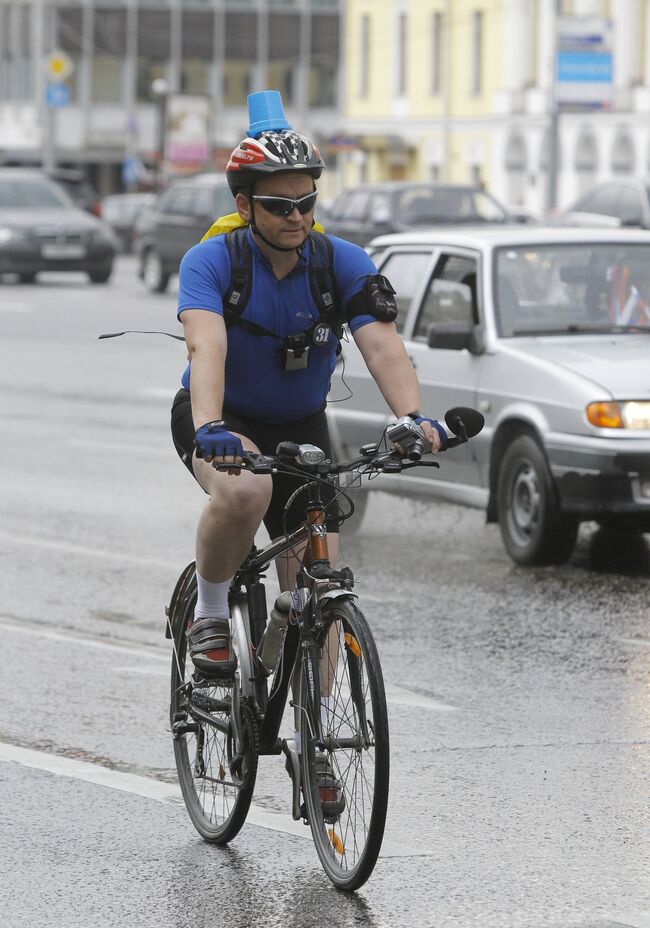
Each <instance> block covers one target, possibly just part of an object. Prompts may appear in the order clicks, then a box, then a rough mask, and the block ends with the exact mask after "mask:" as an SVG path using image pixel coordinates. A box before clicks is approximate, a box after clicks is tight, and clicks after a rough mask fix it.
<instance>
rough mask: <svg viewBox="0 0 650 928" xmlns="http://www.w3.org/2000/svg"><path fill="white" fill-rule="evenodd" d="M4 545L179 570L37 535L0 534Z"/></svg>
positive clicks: (166, 563)
mask: <svg viewBox="0 0 650 928" xmlns="http://www.w3.org/2000/svg"><path fill="white" fill-rule="evenodd" d="M2 544H7V545H27V546H28V547H30V548H41V549H45V550H47V551H60V552H61V553H63V554H75V555H82V556H83V557H97V558H101V559H102V560H106V561H118V562H122V563H126V564H137V565H138V566H143V567H163V568H165V570H176V571H178V569H179V567H178V564H174V563H172V562H171V561H163V560H158V559H157V558H152V557H138V556H136V555H134V554H124V553H123V552H121V551H106V550H105V549H101V548H89V547H87V546H86V545H75V544H73V543H72V542H69V541H57V540H56V539H50V538H39V537H38V536H37V535H14V534H12V533H10V532H0V545H2Z"/></svg>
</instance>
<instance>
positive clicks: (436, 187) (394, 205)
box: [324, 181, 516, 246]
mask: <svg viewBox="0 0 650 928" xmlns="http://www.w3.org/2000/svg"><path fill="white" fill-rule="evenodd" d="M514 221H516V217H514V216H511V215H510V214H509V213H508V212H507V210H506V209H505V208H504V207H503V206H501V204H500V203H498V202H497V201H496V200H495V199H494V197H492V196H490V194H489V193H486V192H485V191H484V190H482V189H481V188H480V187H470V186H463V185H461V184H429V183H420V182H417V181H410V182H398V181H392V182H386V183H383V184H364V185H362V186H360V187H354V188H352V189H350V190H344V191H343V193H341V194H340V195H339V196H338V197H337V198H336V200H335V201H334V203H333V204H332V205H331V206H330V207H329V208H328V210H327V214H326V216H325V217H324V223H325V231H326V232H329V233H331V234H332V235H338V236H340V237H341V238H345V239H347V240H348V241H349V242H355V243H356V244H357V245H361V246H364V245H366V244H367V243H368V242H369V241H370V240H371V239H372V238H374V237H375V236H377V235H386V234H388V233H391V232H406V231H410V230H413V229H426V228H431V227H433V226H440V225H447V224H449V223H453V224H458V223H471V224H472V225H476V223H483V222H485V223H506V222H514Z"/></svg>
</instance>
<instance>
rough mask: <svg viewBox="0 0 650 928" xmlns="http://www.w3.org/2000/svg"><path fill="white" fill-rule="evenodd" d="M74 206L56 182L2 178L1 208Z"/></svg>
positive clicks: (0, 184)
mask: <svg viewBox="0 0 650 928" xmlns="http://www.w3.org/2000/svg"><path fill="white" fill-rule="evenodd" d="M69 206H72V201H71V200H69V199H68V197H67V195H66V194H65V192H64V191H63V190H61V189H59V187H57V186H56V184H52V183H50V182H49V181H48V180H45V179H43V180H41V179H40V178H38V177H37V178H30V179H29V180H27V179H26V178H15V177H12V178H11V180H9V179H2V180H0V209H30V208H35V209H61V208H62V207H69Z"/></svg>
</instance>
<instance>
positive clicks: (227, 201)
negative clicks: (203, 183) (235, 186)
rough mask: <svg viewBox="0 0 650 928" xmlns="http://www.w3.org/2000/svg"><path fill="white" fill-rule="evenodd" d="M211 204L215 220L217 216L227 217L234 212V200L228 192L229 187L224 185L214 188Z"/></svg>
mask: <svg viewBox="0 0 650 928" xmlns="http://www.w3.org/2000/svg"><path fill="white" fill-rule="evenodd" d="M213 202H214V218H215V219H218V218H219V216H227V215H228V214H229V213H234V212H235V210H236V207H235V198H234V197H233V195H232V193H231V192H230V187H228V186H227V185H226V184H224V185H223V186H218V187H215V188H214V193H213Z"/></svg>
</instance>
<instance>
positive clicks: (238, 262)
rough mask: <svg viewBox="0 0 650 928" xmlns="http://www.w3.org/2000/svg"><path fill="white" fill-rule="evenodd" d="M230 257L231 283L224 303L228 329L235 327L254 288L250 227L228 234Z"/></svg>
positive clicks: (234, 230)
mask: <svg viewBox="0 0 650 928" xmlns="http://www.w3.org/2000/svg"><path fill="white" fill-rule="evenodd" d="M226 246H227V248H228V254H229V255H230V282H229V284H228V291H227V293H226V295H225V298H224V301H223V315H224V319H225V321H226V328H229V327H230V326H231V325H234V324H235V323H236V322H237V320H238V319H239V318H240V316H241V314H242V313H243V312H244V309H245V308H246V304H247V303H248V298H249V296H250V293H251V287H252V286H253V256H252V254H251V247H250V245H249V243H248V226H243V227H242V228H239V229H232V230H231V231H230V232H228V233H226Z"/></svg>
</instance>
